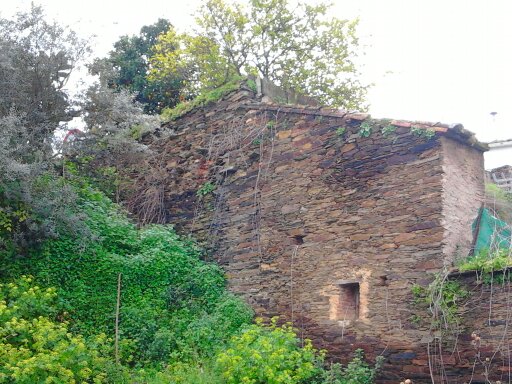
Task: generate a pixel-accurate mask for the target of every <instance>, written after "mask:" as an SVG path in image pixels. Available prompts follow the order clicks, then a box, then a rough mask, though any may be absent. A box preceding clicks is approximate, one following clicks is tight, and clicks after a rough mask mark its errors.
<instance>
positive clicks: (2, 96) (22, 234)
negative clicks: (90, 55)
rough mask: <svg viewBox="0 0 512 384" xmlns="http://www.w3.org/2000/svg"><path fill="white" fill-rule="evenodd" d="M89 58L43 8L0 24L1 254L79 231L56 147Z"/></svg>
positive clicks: (84, 48) (0, 20) (72, 113)
mask: <svg viewBox="0 0 512 384" xmlns="http://www.w3.org/2000/svg"><path fill="white" fill-rule="evenodd" d="M87 52H88V46H87V43H86V42H85V41H84V40H82V39H79V38H78V37H77V36H76V34H75V33H74V32H73V31H71V30H70V29H69V28H67V27H63V26H61V25H59V24H56V23H53V22H49V21H47V20H46V18H45V15H44V12H43V10H42V8H41V7H36V6H32V7H31V9H30V10H29V11H28V12H24V13H19V14H17V16H16V17H15V18H14V19H12V20H11V19H3V18H0V251H1V250H2V249H6V248H9V247H10V245H12V244H16V245H18V246H20V245H21V246H26V245H27V244H29V243H34V242H37V241H38V240H40V239H42V238H47V237H51V236H54V235H55V234H56V232H57V231H58V227H59V226H61V227H62V226H68V228H77V227H76V226H75V224H76V222H77V219H78V218H77V217H76V216H75V215H73V214H72V212H71V211H70V207H71V206H72V205H71V204H70V199H71V198H72V193H69V192H70V191H69V189H68V188H67V187H66V186H65V185H64V184H62V183H60V182H59V181H58V178H57V176H56V174H55V172H54V168H53V167H54V162H53V160H54V159H53V158H54V152H53V148H52V144H53V141H54V140H53V139H54V132H55V130H56V129H58V128H59V127H62V128H65V126H66V123H67V122H68V121H70V120H71V119H72V118H73V117H74V116H76V115H77V113H78V112H77V109H76V105H75V103H74V102H73V101H72V100H71V98H70V96H69V95H68V93H67V90H66V82H67V80H68V79H69V76H70V74H71V71H72V69H73V68H74V66H75V65H76V63H77V62H78V61H79V60H81V59H82V58H83V57H84V55H85V54H86V53H87ZM9 244H10V245H9Z"/></svg>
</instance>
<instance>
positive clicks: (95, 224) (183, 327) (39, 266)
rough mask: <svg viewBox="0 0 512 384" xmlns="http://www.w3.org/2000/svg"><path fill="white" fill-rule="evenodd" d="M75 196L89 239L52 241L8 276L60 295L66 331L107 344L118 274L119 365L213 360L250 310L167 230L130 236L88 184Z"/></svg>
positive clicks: (122, 219) (129, 227)
mask: <svg viewBox="0 0 512 384" xmlns="http://www.w3.org/2000/svg"><path fill="white" fill-rule="evenodd" d="M75 188H76V189H77V195H78V203H79V206H80V209H81V211H82V212H83V215H84V217H85V223H86V225H87V226H88V228H89V230H90V232H91V233H92V239H91V240H90V241H88V242H84V241H83V239H77V238H74V237H71V236H67V235H63V236H60V237H58V238H56V239H51V240H49V241H47V242H46V243H45V244H44V245H43V247H42V251H41V250H38V251H34V252H33V253H32V255H31V257H30V258H26V259H20V260H18V261H17V262H16V263H10V264H9V268H8V269H9V271H10V272H9V273H10V274H11V275H14V276H16V275H17V274H19V273H20V271H24V273H31V274H32V275H34V276H36V277H37V279H38V280H39V281H44V282H45V284H47V285H48V286H58V287H61V289H60V291H59V300H60V306H61V308H62V309H63V310H65V311H66V312H67V313H68V317H69V320H70V328H71V330H72V331H74V332H79V333H82V334H84V335H86V336H89V335H95V334H97V333H99V332H103V333H105V334H107V335H109V336H110V337H113V335H114V324H115V321H114V320H115V308H116V299H117V279H118V276H119V274H121V280H122V287H121V310H120V323H119V329H120V339H121V345H120V351H121V360H122V362H123V363H129V364H138V365H147V364H155V363H160V362H161V363H168V362H169V361H176V360H177V359H180V360H189V359H196V358H198V357H201V356H212V355H213V354H214V353H215V351H216V350H217V349H218V348H221V347H222V345H223V343H224V342H225V341H227V340H228V339H229V337H230V336H231V335H232V334H234V333H235V332H236V331H237V330H238V328H239V327H240V326H241V325H243V324H246V323H249V322H250V321H251V319H252V312H251V310H250V308H249V307H248V306H247V305H246V304H244V303H243V302H242V301H241V300H240V299H238V298H236V297H234V296H232V295H231V294H229V293H228V292H227V290H226V288H225V277H224V274H223V271H222V270H221V268H220V267H218V266H217V265H215V264H212V263H206V262H204V261H202V260H201V253H200V251H199V250H198V249H197V247H196V246H195V245H194V244H193V243H192V242H190V241H188V240H183V239H181V238H179V237H178V235H176V233H175V231H174V230H173V229H172V227H170V226H159V225H153V226H148V227H145V228H142V229H137V227H136V226H135V225H134V224H132V223H131V222H130V221H129V220H128V218H127V215H126V214H125V213H123V212H122V211H120V209H119V208H118V207H117V206H116V205H115V204H113V203H112V202H111V201H110V200H109V199H107V198H106V197H105V196H104V195H103V194H102V193H100V192H98V191H97V190H95V189H92V188H90V187H89V186H88V185H87V184H80V183H76V185H75Z"/></svg>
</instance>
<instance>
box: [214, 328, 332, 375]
mask: <svg viewBox="0 0 512 384" xmlns="http://www.w3.org/2000/svg"><path fill="white" fill-rule="evenodd" d="M322 362H323V352H319V351H317V350H316V349H314V348H313V346H312V344H311V342H310V341H309V340H305V341H304V345H303V347H302V348H301V347H300V340H299V339H298V338H297V337H296V335H295V332H294V331H293V329H292V328H291V326H290V325H286V324H285V325H283V326H282V327H279V326H277V324H276V321H275V319H274V320H273V321H272V324H271V325H270V326H269V327H265V326H262V325H261V324H253V325H250V326H248V327H246V328H245V329H244V330H243V331H242V332H241V333H240V334H239V335H237V336H234V337H233V338H232V339H231V342H230V344H229V345H228V348H227V349H226V350H225V351H224V352H221V353H219V354H218V356H217V364H218V367H219V369H220V370H221V371H222V376H223V378H224V379H225V382H226V383H228V384H239V383H244V384H295V383H302V382H305V381H306V380H308V379H312V378H314V377H315V376H317V375H318V373H319V372H320V366H321V364H322Z"/></svg>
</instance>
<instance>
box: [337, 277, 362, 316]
mask: <svg viewBox="0 0 512 384" xmlns="http://www.w3.org/2000/svg"><path fill="white" fill-rule="evenodd" d="M336 285H337V286H338V289H339V294H338V299H339V302H338V306H337V307H338V308H337V311H336V317H337V319H338V320H357V319H359V281H356V280H340V281H338V282H337V283H336Z"/></svg>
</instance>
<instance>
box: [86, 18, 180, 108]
mask: <svg viewBox="0 0 512 384" xmlns="http://www.w3.org/2000/svg"><path fill="white" fill-rule="evenodd" d="M171 30H174V28H173V26H172V24H171V23H170V22H169V21H168V20H165V19H159V20H158V21H157V22H156V23H154V24H151V25H145V26H143V27H142V28H141V30H140V34H139V35H138V36H122V37H121V38H120V39H119V40H118V41H117V42H115V43H114V49H113V50H112V51H110V53H109V55H108V56H107V57H106V58H104V59H100V60H97V62H96V63H95V65H94V66H93V71H92V72H93V73H95V74H100V75H101V76H103V77H104V78H106V80H108V82H109V86H110V87H111V88H112V89H114V90H116V91H120V90H126V91H129V92H131V93H134V94H135V101H136V102H138V103H142V104H143V105H144V111H145V112H146V113H151V114H153V113H160V111H161V110H162V108H164V107H168V106H173V105H175V104H176V103H177V102H178V100H179V95H180V91H181V88H182V84H181V79H180V77H179V76H177V75H176V74H170V75H168V76H164V77H160V78H158V79H152V80H151V81H150V80H149V79H148V76H147V73H148V71H149V63H148V58H149V57H150V56H151V55H152V47H153V46H154V45H155V44H156V43H157V39H158V36H159V35H160V34H162V33H165V32H167V31H171Z"/></svg>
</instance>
